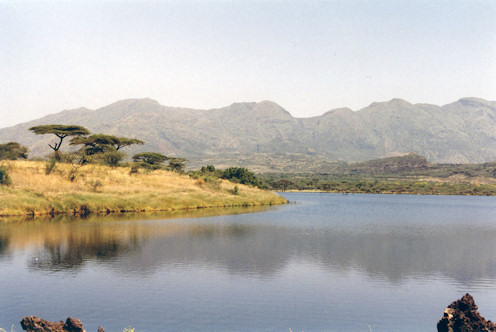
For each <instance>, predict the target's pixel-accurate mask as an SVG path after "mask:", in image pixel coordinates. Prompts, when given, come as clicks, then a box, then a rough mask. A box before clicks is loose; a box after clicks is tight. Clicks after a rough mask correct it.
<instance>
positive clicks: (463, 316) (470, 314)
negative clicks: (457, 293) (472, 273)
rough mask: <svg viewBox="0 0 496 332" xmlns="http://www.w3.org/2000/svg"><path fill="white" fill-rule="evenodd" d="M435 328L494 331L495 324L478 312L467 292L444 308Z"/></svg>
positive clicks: (441, 330) (442, 330) (441, 331)
mask: <svg viewBox="0 0 496 332" xmlns="http://www.w3.org/2000/svg"><path fill="white" fill-rule="evenodd" d="M437 330H438V331H439V332H458V331H460V332H461V331H463V332H471V331H481V332H482V331H494V332H496V324H495V323H493V322H491V321H490V320H486V319H485V318H484V317H482V316H481V315H480V314H479V312H478V311H477V305H476V304H475V301H474V298H473V297H472V296H471V295H470V294H468V293H467V294H465V296H463V297H462V298H461V299H460V300H456V301H455V302H453V303H451V304H450V305H449V306H448V307H447V308H446V310H444V317H443V318H441V319H440V320H439V322H438V323H437Z"/></svg>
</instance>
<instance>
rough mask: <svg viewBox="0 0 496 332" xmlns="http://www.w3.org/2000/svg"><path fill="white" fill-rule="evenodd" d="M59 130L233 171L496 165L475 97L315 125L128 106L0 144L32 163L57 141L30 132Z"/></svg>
mask: <svg viewBox="0 0 496 332" xmlns="http://www.w3.org/2000/svg"><path fill="white" fill-rule="evenodd" d="M54 123H60V124H77V125H82V126H85V127H87V128H88V129H90V130H91V131H92V132H93V133H107V134H115V135H121V136H126V137H134V138H139V139H141V140H144V141H145V142H146V144H145V145H144V146H139V147H133V148H132V149H129V150H128V151H127V152H128V153H135V152H139V151H159V152H161V153H164V154H166V155H172V156H182V157H186V158H188V159H189V160H190V161H191V164H194V165H200V164H202V162H203V161H205V160H209V161H211V160H216V159H218V160H224V161H225V162H226V163H229V161H232V163H233V164H234V163H235V157H236V156H250V155H251V156H252V157H249V158H248V159H250V158H251V160H257V154H269V155H270V156H271V157H272V158H279V159H285V158H286V159H287V160H288V162H290V159H291V158H288V155H291V154H298V155H300V156H306V157H305V158H307V159H309V160H316V161H330V160H344V161H363V160H370V159H375V158H382V157H390V156H397V155H402V154H406V153H410V152H414V153H417V154H420V155H423V156H426V157H427V159H428V160H429V161H430V162H451V163H465V162H487V161H491V160H496V102H491V101H485V100H482V99H476V98H464V99H460V100H458V101H457V102H454V103H451V104H448V105H444V106H441V107H440V106H436V105H429V104H411V103H409V102H407V101H404V100H401V99H393V100H391V101H389V102H381V103H372V104H371V105H370V106H368V107H366V108H363V109H361V110H359V111H356V112H354V111H352V110H350V109H346V108H343V109H336V110H331V111H329V112H326V113H325V114H323V115H321V116H316V117H311V118H295V117H293V116H291V114H290V113H288V112H287V111H286V110H284V109H283V108H282V107H281V106H279V105H277V104H276V103H274V102H270V101H262V102H259V103H235V104H232V105H230V106H227V107H224V108H219V109H211V110H193V109H185V108H173V107H166V106H163V105H160V104H159V103H157V102H156V101H154V100H151V99H129V100H122V101H118V102H116V103H113V104H111V105H108V106H105V107H102V108H100V109H97V110H89V109H86V108H80V109H75V110H67V111H63V112H60V113H57V114H52V115H48V116H45V117H43V118H41V119H38V120H34V121H30V122H28V123H23V124H19V125H17V126H14V127H10V128H4V129H0V142H7V141H17V142H20V143H22V144H24V145H27V146H28V147H29V148H30V149H31V156H43V155H46V154H48V153H49V152H50V149H49V148H48V146H47V143H48V142H50V141H51V140H53V138H51V137H49V136H35V135H33V134H32V133H30V132H29V131H28V128H29V127H31V126H34V125H40V124H54ZM67 146H68V145H66V146H65V148H67ZM258 159H259V158H258Z"/></svg>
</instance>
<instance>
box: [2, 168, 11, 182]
mask: <svg viewBox="0 0 496 332" xmlns="http://www.w3.org/2000/svg"><path fill="white" fill-rule="evenodd" d="M11 183H12V181H11V180H10V177H9V174H8V173H7V170H6V169H4V168H0V185H4V186H8V185H10V184H11Z"/></svg>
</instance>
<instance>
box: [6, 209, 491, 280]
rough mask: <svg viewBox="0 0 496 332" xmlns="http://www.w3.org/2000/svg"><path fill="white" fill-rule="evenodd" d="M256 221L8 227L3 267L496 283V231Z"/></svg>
mask: <svg viewBox="0 0 496 332" xmlns="http://www.w3.org/2000/svg"><path fill="white" fill-rule="evenodd" d="M265 215H267V214H265ZM253 220H256V219H253V218H252V219H249V221H248V222H246V221H243V220H238V221H237V222H236V221H235V222H212V221H211V219H207V220H206V222H203V221H202V219H181V220H159V221H157V220H150V221H146V222H115V221H109V222H96V219H95V220H87V221H81V220H79V221H77V222H76V221H72V222H60V221H59V222H36V223H30V222H26V223H17V224H15V223H10V224H4V225H2V226H0V234H1V236H0V262H1V260H2V259H6V258H5V257H6V256H7V254H8V253H9V252H14V251H16V250H22V249H29V250H31V251H32V256H31V258H30V259H29V260H28V262H27V264H28V266H29V268H30V269H31V270H32V271H50V272H59V271H72V272H77V271H78V270H79V269H81V267H83V266H84V265H85V264H87V263H88V262H97V263H100V264H103V265H104V266H105V267H106V268H109V269H112V270H115V271H117V272H119V273H125V274H136V275H140V274H151V273H153V272H155V271H157V270H158V269H160V268H162V267H164V266H166V265H178V264H179V265H190V264H201V265H205V266H209V267H215V268H220V269H223V270H225V271H228V272H229V273H231V274H240V275H246V274H250V275H258V276H260V277H265V276H270V275H272V274H275V273H277V272H278V271H280V270H282V269H283V268H284V267H285V266H286V265H287V264H288V263H289V262H291V261H294V260H295V259H296V260H310V261H315V262H318V263H319V264H320V265H322V266H323V267H324V268H328V269H334V270H336V269H338V270H341V271H346V270H349V269H360V270H362V271H364V273H366V274H368V275H370V276H372V277H374V278H387V279H389V280H390V281H391V282H401V281H402V280H405V279H407V278H411V277H419V276H429V275H433V274H442V275H444V276H446V277H449V278H452V279H454V280H457V281H459V282H462V283H470V282H472V281H474V280H477V279H494V278H496V241H494V239H495V238H496V229H494V228H487V229H484V228H477V227H469V226H463V225H456V226H454V227H446V228H444V227H442V228H433V229H432V230H431V231H429V232H426V231H424V230H423V229H416V228H413V229H412V228H411V227H401V226H398V227H392V228H390V229H389V230H388V231H387V232H386V231H384V230H381V231H380V232H379V231H374V230H371V229H367V230H357V231H352V230H342V229H333V228H332V227H328V228H303V227H292V226H287V227H285V226H280V225H277V226H274V225H271V224H270V223H267V222H253ZM94 221H95V222H94Z"/></svg>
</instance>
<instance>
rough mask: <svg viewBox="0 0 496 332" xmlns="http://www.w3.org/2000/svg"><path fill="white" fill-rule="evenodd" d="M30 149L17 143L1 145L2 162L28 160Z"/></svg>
mask: <svg viewBox="0 0 496 332" xmlns="http://www.w3.org/2000/svg"><path fill="white" fill-rule="evenodd" d="M28 151H29V150H28V148H27V147H25V146H22V145H21V144H19V143H17V142H8V143H6V144H0V160H2V159H9V160H17V159H27V158H28Z"/></svg>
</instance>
